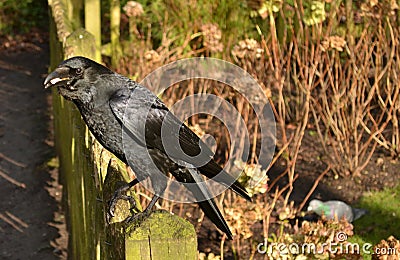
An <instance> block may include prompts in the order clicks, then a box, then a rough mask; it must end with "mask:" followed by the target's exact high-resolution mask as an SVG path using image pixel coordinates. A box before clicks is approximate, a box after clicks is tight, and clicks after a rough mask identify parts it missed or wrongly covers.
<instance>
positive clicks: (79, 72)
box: [75, 68, 83, 75]
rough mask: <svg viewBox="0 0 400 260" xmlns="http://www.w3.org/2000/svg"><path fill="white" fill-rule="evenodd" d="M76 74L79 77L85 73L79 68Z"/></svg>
mask: <svg viewBox="0 0 400 260" xmlns="http://www.w3.org/2000/svg"><path fill="white" fill-rule="evenodd" d="M75 72H76V74H77V75H81V74H82V72H83V69H81V68H77V69H76V70H75Z"/></svg>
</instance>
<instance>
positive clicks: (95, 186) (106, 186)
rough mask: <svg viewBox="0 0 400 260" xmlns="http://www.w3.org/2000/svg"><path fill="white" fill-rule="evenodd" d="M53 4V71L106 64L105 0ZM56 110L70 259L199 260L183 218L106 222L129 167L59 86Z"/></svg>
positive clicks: (159, 214)
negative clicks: (77, 59) (65, 64)
mask: <svg viewBox="0 0 400 260" xmlns="http://www.w3.org/2000/svg"><path fill="white" fill-rule="evenodd" d="M48 3H49V14H50V52H51V53H50V57H51V60H50V69H51V70H53V69H54V68H55V67H56V66H57V65H58V64H59V63H60V62H61V61H62V60H63V59H66V58H69V57H72V56H78V55H80V56H86V57H88V58H91V59H93V60H96V61H98V62H100V61H101V54H100V49H101V40H100V37H101V35H100V34H101V32H100V28H101V19H100V0H86V1H83V0H48ZM111 8H112V11H113V12H119V1H115V0H111ZM82 13H83V14H84V15H83V17H84V19H83V21H82V20H81V17H82ZM83 23H84V25H85V26H83ZM116 24H119V23H118V22H115V21H112V23H111V25H112V27H113V26H114V27H115V25H116ZM118 26H119V25H118ZM114 27H113V28H111V31H112V33H113V35H112V36H111V37H110V39H112V41H118V37H117V36H118V35H119V28H114ZM116 35H117V36H116ZM53 108H54V125H55V142H56V149H57V153H58V156H59V160H60V168H59V171H60V180H61V182H62V184H63V187H64V191H63V193H64V194H63V198H64V202H65V211H66V218H67V228H68V231H69V246H68V247H69V250H68V255H69V258H70V259H135V260H136V259H196V258H197V239H196V233H195V231H194V228H193V226H192V225H191V224H190V223H188V222H187V221H185V220H183V219H181V218H179V217H177V216H174V215H171V214H169V213H165V212H157V213H154V214H152V215H151V217H150V218H148V219H147V220H145V221H144V222H143V223H141V224H140V226H139V227H137V228H135V227H133V226H128V227H127V226H126V225H124V224H122V223H114V224H110V225H108V224H107V223H106V221H105V212H106V210H107V209H108V204H107V202H108V201H109V199H110V198H111V196H112V194H113V191H114V188H115V187H116V186H117V185H118V183H119V182H120V181H129V176H128V174H127V172H126V168H125V166H124V165H123V164H122V163H121V162H119V161H118V159H116V158H115V157H113V156H112V155H111V154H109V153H108V152H107V151H105V150H104V149H103V148H102V147H101V145H100V144H99V143H97V142H96V140H95V139H94V138H93V137H92V136H91V134H90V132H89V130H88V128H87V127H86V126H85V124H84V122H83V121H82V119H81V116H80V114H79V112H78V110H77V109H76V108H75V107H74V105H73V104H72V103H70V102H68V101H66V100H64V99H63V98H62V97H60V96H59V95H58V93H57V90H56V89H54V90H53ZM127 206H128V205H127V204H125V208H127ZM123 207H124V206H123V204H122V208H123ZM177 226H179V228H176V227H177ZM177 230H179V231H177ZM150 234H151V235H150Z"/></svg>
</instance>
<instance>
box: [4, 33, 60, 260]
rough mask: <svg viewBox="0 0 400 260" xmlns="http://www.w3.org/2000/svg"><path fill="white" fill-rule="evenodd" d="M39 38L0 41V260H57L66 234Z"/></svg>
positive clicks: (45, 55)
mask: <svg viewBox="0 0 400 260" xmlns="http://www.w3.org/2000/svg"><path fill="white" fill-rule="evenodd" d="M48 63H49V47H48V44H47V36H46V35H45V34H38V33H31V34H29V35H26V36H24V37H16V38H13V39H11V38H8V39H7V38H2V39H0V104H1V105H0V142H1V145H0V147H1V150H0V197H1V200H0V237H1V239H0V259H13V260H14V259H43V260H47V259H60V257H61V258H65V256H66V249H65V246H66V243H67V242H66V241H67V237H66V233H65V228H64V224H63V216H62V214H60V207H59V201H60V198H61V187H60V186H58V184H57V172H56V171H55V170H54V169H51V167H49V166H48V165H47V162H48V161H49V160H50V159H51V158H53V157H54V156H55V154H54V149H53V137H52V130H51V129H52V122H51V112H50V104H51V100H50V93H49V92H46V91H45V90H44V88H43V79H44V78H43V77H44V75H45V74H46V73H47V66H48Z"/></svg>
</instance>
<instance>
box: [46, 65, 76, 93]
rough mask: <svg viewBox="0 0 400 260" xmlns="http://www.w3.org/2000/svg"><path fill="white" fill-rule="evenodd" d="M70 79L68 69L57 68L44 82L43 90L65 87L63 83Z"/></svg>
mask: <svg viewBox="0 0 400 260" xmlns="http://www.w3.org/2000/svg"><path fill="white" fill-rule="evenodd" d="M70 79H71V78H70V76H69V68H67V67H58V68H56V69H55V70H54V71H53V72H52V73H50V74H49V75H48V76H47V78H46V79H45V80H44V83H43V84H44V88H49V87H53V86H60V85H65V83H66V82H67V81H68V80H70Z"/></svg>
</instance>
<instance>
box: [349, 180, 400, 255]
mask: <svg viewBox="0 0 400 260" xmlns="http://www.w3.org/2000/svg"><path fill="white" fill-rule="evenodd" d="M357 206H358V207H360V208H365V209H368V210H369V214H367V215H365V216H363V217H362V218H360V219H359V220H356V221H355V222H354V233H355V235H354V236H353V237H351V238H349V241H350V242H352V243H358V244H359V245H360V247H361V246H362V245H363V244H365V243H370V244H372V245H376V244H378V243H379V242H380V241H381V240H382V239H387V238H388V237H389V236H391V235H393V236H394V237H395V238H396V239H399V238H400V185H398V186H396V187H394V188H386V189H384V190H383V191H378V192H369V193H366V194H364V195H363V197H362V198H361V200H360V202H359V204H358V205H357ZM363 256H364V259H371V256H368V255H363Z"/></svg>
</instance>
